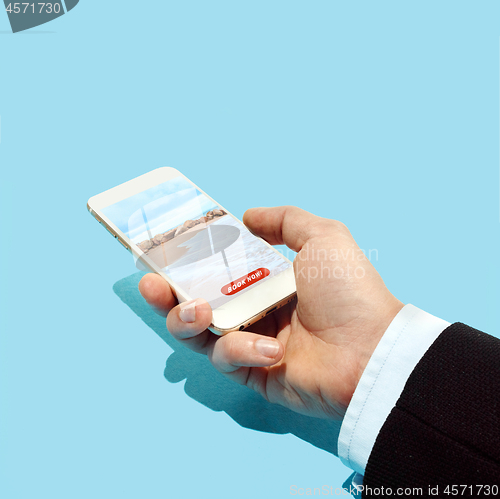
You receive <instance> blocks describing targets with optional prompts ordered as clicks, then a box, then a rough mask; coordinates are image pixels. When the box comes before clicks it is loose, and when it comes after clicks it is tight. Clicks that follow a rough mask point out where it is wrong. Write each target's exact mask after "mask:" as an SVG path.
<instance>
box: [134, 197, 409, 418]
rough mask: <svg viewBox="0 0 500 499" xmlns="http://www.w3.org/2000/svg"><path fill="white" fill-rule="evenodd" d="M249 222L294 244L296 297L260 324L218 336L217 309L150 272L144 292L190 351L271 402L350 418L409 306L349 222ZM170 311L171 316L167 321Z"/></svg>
mask: <svg viewBox="0 0 500 499" xmlns="http://www.w3.org/2000/svg"><path fill="white" fill-rule="evenodd" d="M243 221H244V223H245V225H247V227H249V229H250V230H252V232H253V233H255V234H257V235H258V236H260V237H262V238H263V239H265V240H266V241H267V242H269V243H270V244H273V245H276V244H283V243H284V244H286V245H287V246H288V247H289V248H290V249H292V250H294V251H296V252H297V257H296V258H295V261H294V271H295V279H296V283H297V299H296V300H295V301H293V302H291V303H289V304H287V305H285V306H283V307H282V308H280V309H278V310H277V311H276V312H274V313H273V314H271V315H268V316H266V317H265V318H264V319H262V320H260V321H259V322H257V323H255V324H254V325H252V326H251V329H252V332H250V331H235V332H231V333H228V334H226V335H224V336H217V335H215V334H213V333H212V332H211V331H209V330H208V329H207V328H208V326H209V325H210V323H211V321H212V310H211V308H210V306H209V304H208V303H207V302H206V301H204V300H202V299H197V300H196V301H194V302H187V303H183V304H181V305H177V301H176V299H175V297H174V295H173V294H172V291H171V289H170V287H169V285H168V284H167V282H166V281H165V280H164V279H162V278H161V277H160V276H159V275H157V274H147V275H145V276H144V277H143V278H142V280H141V282H140V283H139V290H140V292H141V294H142V295H143V297H144V298H145V299H146V301H147V302H148V303H149V304H150V305H151V306H152V307H153V308H154V309H156V311H157V312H159V313H160V314H162V315H164V316H167V328H168V330H169V331H170V333H171V334H172V335H173V336H174V338H176V339H177V340H178V341H180V342H181V343H182V344H184V345H186V346H187V347H189V348H191V349H192V350H194V351H195V352H199V353H203V354H206V355H208V358H209V359H210V361H211V363H212V364H213V365H214V367H215V368H216V369H218V370H219V371H220V372H221V373H223V374H224V375H225V376H227V377H228V378H230V379H232V380H234V381H236V382H237V383H240V384H243V385H247V386H248V387H250V388H252V389H253V390H255V391H256V392H258V393H260V394H261V395H262V396H263V397H264V398H266V399H267V400H268V401H269V402H273V403H278V404H281V405H283V406H285V407H288V408H290V409H292V410H294V411H296V412H299V413H301V414H306V415H309V416H315V417H321V418H332V419H341V418H342V417H343V416H344V414H345V411H346V409H347V406H348V404H349V402H350V400H351V398H352V395H353V393H354V390H355V388H356V385H357V383H358V381H359V379H360V377H361V374H362V373H363V370H364V368H365V367H366V364H367V363H368V360H369V359H370V356H371V354H372V353H373V351H374V350H375V347H376V346H377V343H378V342H379V340H380V338H381V337H382V335H383V334H384V332H385V330H386V329H387V327H388V326H389V324H390V323H391V321H392V319H393V318H394V317H395V316H396V314H397V313H398V312H399V311H400V310H401V308H402V307H403V304H402V303H401V302H400V301H399V300H397V299H396V298H395V297H394V296H393V295H392V294H391V293H390V292H389V291H388V289H387V288H386V286H385V284H384V282H383V281H382V278H381V277H380V275H379V274H378V272H377V271H376V270H375V269H374V267H373V266H372V264H371V263H370V262H369V260H368V259H367V258H366V256H365V255H364V254H363V252H362V251H361V250H360V249H359V247H358V246H357V244H356V242H355V241H354V239H353V238H352V236H351V234H350V232H349V230H348V229H347V228H346V227H345V225H343V224H342V223H341V222H338V221H335V220H329V219H326V218H320V217H317V216H315V215H312V214H311V213H308V212H306V211H304V210H301V209H300V208H296V207H293V206H284V207H277V208H254V209H251V210H248V211H247V212H246V213H245V215H244V217H243ZM167 314H168V315H167Z"/></svg>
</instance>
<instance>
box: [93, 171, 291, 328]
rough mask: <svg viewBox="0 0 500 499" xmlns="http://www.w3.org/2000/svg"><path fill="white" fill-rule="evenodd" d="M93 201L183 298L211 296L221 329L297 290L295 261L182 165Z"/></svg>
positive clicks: (111, 227)
mask: <svg viewBox="0 0 500 499" xmlns="http://www.w3.org/2000/svg"><path fill="white" fill-rule="evenodd" d="M87 208H88V210H89V212H90V213H91V214H92V215H93V216H94V217H95V219H96V220H97V221H98V222H99V223H100V224H101V225H103V226H104V227H105V228H106V229H107V230H108V232H109V233H110V234H111V235H112V236H113V237H115V238H116V240H117V241H118V243H119V244H121V245H123V246H124V247H125V248H126V249H127V250H129V251H130V252H131V253H132V255H133V256H134V260H135V261H136V265H137V266H138V267H139V268H141V269H149V270H151V271H153V272H156V273H157V274H158V275H160V276H161V277H162V278H163V279H165V281H167V282H168V284H169V285H170V286H171V288H172V290H173V292H174V294H175V295H176V297H177V299H178V301H179V302H183V301H187V300H192V299H195V298H204V299H205V300H206V301H207V302H208V303H209V304H210V305H211V307H212V310H213V319H212V324H211V326H210V329H211V330H212V331H213V332H214V333H216V334H224V333H228V332H230V331H236V330H242V329H244V328H246V327H247V326H250V325H251V324H253V323H254V322H256V321H257V320H259V319H261V318H263V317H265V316H266V315H268V314H270V313H272V312H273V311H274V310H276V309H277V308H279V307H281V306H283V305H285V304H286V303H288V302H290V301H292V300H293V299H294V298H295V294H296V287H295V276H294V272H293V266H292V263H291V262H290V261H289V260H288V259H287V258H285V257H284V256H283V255H282V254H281V253H280V252H279V251H277V250H276V249H274V248H273V247H272V246H271V245H269V244H268V243H267V242H266V241H264V240H263V239H261V238H259V237H257V236H255V235H254V234H252V233H251V232H250V231H249V230H248V229H247V228H246V227H245V226H244V225H243V223H242V222H240V221H239V220H238V219H237V218H236V217H234V216H233V215H231V213H229V211H227V210H226V209H225V208H223V207H222V206H221V205H219V204H218V203H217V202H215V201H214V200H213V199H212V198H211V197H210V196H208V195H207V194H206V193H204V192H203V191H202V190H201V189H200V188H199V187H197V186H196V185H195V184H194V183H193V182H191V181H190V180H189V179H187V178H186V177H185V176H184V175H182V174H181V173H180V172H179V171H177V170H176V169H174V168H158V169H157V170H153V171H151V172H149V173H146V174H145V175H141V176H140V177H137V178H135V179H133V180H130V181H128V182H125V183H124V184H121V185H118V186H117V187H114V188H112V189H110V190H108V191H105V192H103V193H101V194H98V195H97V196H94V197H92V198H90V199H89V201H88V203H87Z"/></svg>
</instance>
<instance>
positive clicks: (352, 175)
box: [0, 0, 500, 499]
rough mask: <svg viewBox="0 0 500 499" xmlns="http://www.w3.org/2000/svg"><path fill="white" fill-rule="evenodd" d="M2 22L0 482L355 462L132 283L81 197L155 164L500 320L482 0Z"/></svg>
mask: <svg viewBox="0 0 500 499" xmlns="http://www.w3.org/2000/svg"><path fill="white" fill-rule="evenodd" d="M9 30H10V27H9V24H8V20H7V15H6V14H5V13H1V12H0V32H1V33H0V68H1V69H0V119H1V142H0V168H1V187H0V189H1V192H0V204H1V206H0V208H1V242H2V244H1V245H0V251H1V256H2V261H3V266H2V270H1V276H2V277H1V279H2V286H1V293H2V295H1V314H0V320H1V323H0V327H1V336H0V390H1V395H0V438H1V441H0V449H1V450H0V496H1V497H5V498H7V499H11V498H12V499H14V498H23V499H24V498H34V497H36V498H46V497H47V498H49V497H50V498H51V499H58V498H68V497H71V498H73V499H77V498H89V497H93V498H96V499H97V498H99V499H100V498H110V497H117V498H118V497H119V498H121V499H125V498H137V497H141V498H143V497H144V498H154V499H156V498H167V497H181V496H182V497H187V498H195V497H204V498H214V499H215V498H217V499H226V498H227V499H230V498H235V497H238V498H254V497H265V498H281V497H282V498H285V497H289V496H290V486H292V485H297V486H298V487H321V486H322V485H330V486H333V487H340V486H341V484H342V482H343V481H344V480H345V478H346V477H347V476H348V475H349V474H350V471H349V470H348V469H347V468H345V467H344V466H343V465H342V464H341V463H340V462H339V460H338V459H337V458H336V457H334V456H333V455H332V452H334V451H335V447H336V444H335V438H336V437H335V431H336V427H335V425H331V424H327V423H325V422H315V421H314V420H310V419H308V418H302V417H296V416H294V415H292V414H291V413H289V412H288V411H285V410H282V409H280V408H272V407H270V406H268V405H267V404H264V403H263V402H261V401H260V400H258V399H257V398H256V396H254V395H253V394H252V393H251V392H250V391H249V390H246V389H245V388H239V387H238V388H235V387H232V385H230V384H229V383H227V382H226V381H225V380H224V379H223V378H222V377H221V376H219V375H218V374H217V373H214V372H213V370H212V369H211V368H210V366H209V365H208V364H207V363H206V361H205V360H204V359H203V358H201V357H199V356H196V355H194V354H190V353H189V352H187V351H185V350H182V349H180V347H179V346H177V345H175V344H174V343H173V342H172V340H171V339H170V338H169V337H168V334H167V333H166V331H165V330H164V324H163V322H162V321H161V319H158V318H157V317H155V316H153V315H151V314H150V313H149V311H148V310H147V308H145V307H144V304H143V302H142V301H141V300H140V298H139V297H138V296H137V293H136V291H135V286H136V283H137V280H138V278H139V276H137V274H136V270H135V269H134V266H133V261H132V259H131V258H130V257H129V255H128V253H127V252H126V251H125V250H123V248H121V247H120V246H119V244H118V243H117V242H116V241H115V240H113V239H112V238H111V237H110V236H109V234H107V233H106V231H104V230H103V229H102V228H101V227H99V225H98V224H97V223H96V222H95V221H94V220H93V219H92V217H91V216H89V214H88V213H87V210H86V206H85V205H86V201H87V199H88V198H89V197H91V196H92V195H94V194H97V193H99V192H101V191H103V190H105V189H108V188H110V187H112V186H114V185H116V184H118V183H120V182H123V181H126V180H129V179H131V178H133V177H135V176H137V175H139V174H142V173H144V172H146V171H149V170H152V169H154V168H157V167H160V166H174V167H176V168H177V169H179V170H181V171H182V172H183V173H184V174H185V175H187V176H188V177H189V178H191V179H192V180H193V181H194V182H195V183H197V184H198V185H199V186H200V187H201V188H202V189H204V190H206V191H207V192H208V193H209V194H210V195H211V196H212V197H214V198H215V199H216V200H217V201H219V202H220V203H221V204H222V205H223V206H224V207H226V208H228V209H230V210H231V211H232V212H233V213H234V214H235V215H236V216H238V217H241V216H242V214H243V212H244V211H245V209H246V208H248V207H251V206H259V205H268V206H269V205H281V204H295V205H299V206H301V207H302V208H305V209H306V210H309V211H311V212H313V213H316V214H318V215H321V216H325V217H331V218H337V219H339V220H342V221H343V222H345V223H346V224H347V225H348V226H349V227H350V229H351V231H352V233H353V235H354V236H355V238H356V239H357V241H358V243H359V245H360V247H361V248H363V249H366V250H368V249H377V250H378V255H379V258H378V261H375V262H374V264H375V266H376V268H377V269H378V270H379V271H380V272H381V274H382V276H383V277H384V279H385V281H386V283H387V285H388V287H389V289H390V290H391V291H392V292H393V293H394V294H395V295H396V296H397V297H398V298H400V299H401V300H402V301H404V302H406V303H408V302H411V303H413V304H414V305H416V306H419V307H421V308H423V309H424V310H426V311H428V312H431V313H434V314H435V315H438V316H439V317H442V318H444V319H447V320H449V321H457V320H460V321H463V322H466V323H469V324H471V325H473V326H475V327H477V328H479V329H482V330H485V331H488V332H490V333H493V334H496V335H498V334H499V332H500V319H499V315H498V310H499V302H500V285H499V280H500V279H499V278H500V264H499V261H498V249H499V242H500V237H499V229H500V224H499V220H500V210H499V153H498V149H499V141H498V136H499V126H498V123H499V97H498V96H499V77H498V75H499V36H500V7H499V6H498V3H497V2H493V1H483V2H468V1H467V2H465V1H458V2H457V1H453V2H451V1H445V0H442V1H440V2H430V1H426V2H418V3H415V2H413V3H409V2H401V1H400V0H398V1H381V2H371V1H360V2H339V1H335V2H334V1H331V0H329V1H320V0H318V1H315V2H302V1H301V2H299V1H290V0H287V1H274V2H264V1H254V2H251V3H249V2H245V3H243V2H234V1H218V0H213V1H211V2H207V1H206V0H204V1H191V2H161V1H156V2H118V1H114V2H97V1H92V0H84V1H82V2H80V3H79V5H78V6H77V7H76V8H75V9H74V10H73V11H72V12H70V13H69V14H68V15H65V16H62V17H61V18H59V19H57V20H55V21H53V22H51V23H49V24H46V25H44V26H40V27H38V28H35V29H34V30H31V31H27V32H25V33H20V34H16V35H12V34H9ZM167 359H168V361H167ZM166 361H167V364H166Z"/></svg>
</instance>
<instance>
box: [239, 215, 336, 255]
mask: <svg viewBox="0 0 500 499" xmlns="http://www.w3.org/2000/svg"><path fill="white" fill-rule="evenodd" d="M243 222H244V223H245V225H247V226H248V228H249V229H250V230H251V231H252V232H254V233H255V234H257V235H258V236H260V237H262V238H263V239H265V240H266V241H267V242H268V243H269V244H273V245H274V244H286V245H287V246H288V247H289V248H290V249H292V250H293V251H296V252H297V253H298V252H299V251H300V250H301V249H302V246H304V244H305V243H306V242H307V241H308V240H309V239H311V238H312V237H314V236H315V235H317V234H318V233H319V232H320V231H321V229H322V227H323V226H324V225H325V224H327V223H329V222H331V220H327V219H325V218H321V217H317V216H316V215H313V214H312V213H309V212H308V211H305V210H302V209H300V208H297V207H296V206H277V207H275V208H251V209H249V210H247V211H246V212H245V214H244V215H243Z"/></svg>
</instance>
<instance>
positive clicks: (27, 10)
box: [6, 3, 61, 14]
mask: <svg viewBox="0 0 500 499" xmlns="http://www.w3.org/2000/svg"><path fill="white" fill-rule="evenodd" d="M6 10H7V12H8V13H9V14H36V13H38V14H41V13H42V12H43V13H45V14H52V13H53V12H54V13H55V14H59V12H61V4H60V3H54V4H53V3H9V5H7V9H6Z"/></svg>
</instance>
